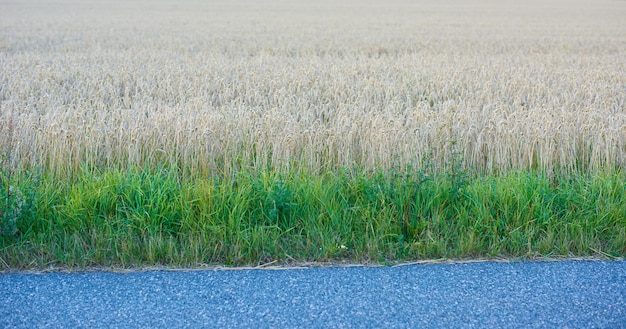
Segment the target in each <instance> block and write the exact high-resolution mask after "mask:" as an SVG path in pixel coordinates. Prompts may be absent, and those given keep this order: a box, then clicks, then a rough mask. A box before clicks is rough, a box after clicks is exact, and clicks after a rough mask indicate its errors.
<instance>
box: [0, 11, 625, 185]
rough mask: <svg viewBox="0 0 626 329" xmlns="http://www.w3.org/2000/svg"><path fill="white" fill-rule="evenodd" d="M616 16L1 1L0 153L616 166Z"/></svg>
mask: <svg viewBox="0 0 626 329" xmlns="http://www.w3.org/2000/svg"><path fill="white" fill-rule="evenodd" d="M624 17H626V2H624V1H615V0H599V1H580V0H579V1H554V0H541V1H524V2H520V1H477V0H473V1H324V2H320V1H315V2H313V1H191V0H185V1H107V2H102V1H7V0H0V28H1V30H0V88H1V91H0V99H1V100H2V102H1V107H2V116H1V119H2V125H1V128H0V129H1V136H0V146H1V148H2V150H3V151H5V150H8V149H9V146H10V149H11V152H10V153H11V161H12V165H13V167H15V168H18V167H25V168H29V167H33V166H34V167H39V168H44V169H45V170H48V171H50V172H55V173H58V174H69V173H71V172H73V171H74V170H75V169H76V168H78V167H79V166H80V165H81V164H86V165H89V166H96V167H107V166H113V167H117V166H121V167H125V166H128V165H134V164H137V165H140V166H144V165H147V164H149V165H150V166H153V165H172V166H178V167H180V168H185V169H186V170H188V171H189V172H198V173H209V172H214V171H215V170H220V171H224V172H227V171H230V170H231V169H233V168H234V167H237V166H250V167H252V168H255V167H266V166H267V165H270V166H272V167H276V168H288V167H293V166H303V167H305V168H309V169H314V170H319V169H324V168H336V167H353V166H359V167H365V168H375V167H380V168H389V167H391V166H403V165H405V164H412V165H414V166H421V165H422V164H423V163H425V161H423V158H424V157H428V158H429V159H430V160H429V161H430V162H429V163H431V164H432V165H433V166H434V167H436V168H439V167H443V166H444V165H445V164H446V163H449V162H450V161H451V159H452V158H453V157H454V156H455V154H457V155H458V154H461V156H462V159H463V165H464V166H465V167H467V168H471V169H475V170H477V171H481V172H496V171H500V170H508V169H511V168H513V169H545V170H547V171H551V170H552V169H562V170H565V171H570V170H573V169H577V170H583V171H585V170H587V169H589V168H597V167H601V166H602V167H621V168H623V167H624V166H625V165H626V111H625V106H626V19H624ZM11 136H12V137H13V138H11ZM10 140H12V143H10ZM5 153H6V152H5ZM3 161H6V159H4V160H3ZM5 164H6V162H5Z"/></svg>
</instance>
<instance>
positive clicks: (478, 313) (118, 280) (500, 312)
mask: <svg viewBox="0 0 626 329" xmlns="http://www.w3.org/2000/svg"><path fill="white" fill-rule="evenodd" d="M81 327H82V328H98V327H101V328H124V327H129V328H181V327H191V328H201V327H215V328H228V327H242V328H259V327H260V328H267V327H273V328H297V327H302V328H315V327H330V328H335V327H368V328H391V327H398V328H402V327H410V328H437V327H441V328H486V327H496V328H626V262H625V261H614V262H601V261H558V262H521V263H502V262H500V263H493V262H485V263H466V264H429V265H410V266H398V267H343V268H341V267H340V268H307V269H289V270H287V269H281V270H202V271H145V272H130V273H112V272H87V273H73V274H68V273H44V274H2V275H0V328H81Z"/></svg>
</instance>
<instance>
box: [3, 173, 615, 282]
mask: <svg viewBox="0 0 626 329" xmlns="http://www.w3.org/2000/svg"><path fill="white" fill-rule="evenodd" d="M2 179H3V180H2V184H3V185H2V187H3V189H2V190H3V192H0V193H4V194H2V195H0V196H2V200H4V201H3V202H2V203H1V204H0V209H2V211H3V215H2V216H3V225H4V226H10V225H13V224H14V226H15V227H14V228H15V229H16V230H15V229H14V230H8V229H7V230H3V234H2V236H1V237H0V258H1V259H0V266H1V267H0V268H2V269H3V270H9V269H42V268H48V267H65V268H82V267H89V266H104V267H135V266H150V265H165V266H180V267H187V266H200V265H205V264H220V265H231V266H236V265H257V264H263V263H268V262H272V261H276V262H277V263H281V262H310V261H322V262H323V261H344V260H345V261H350V262H366V263H371V262H374V263H386V262H394V261H409V260H416V259H434V258H478V257H479V258H491V257H514V258H517V257H521V258H533V257H541V256H547V257H572V256H603V257H609V258H610V257H624V256H625V255H626V193H625V192H626V191H625V186H626V185H625V184H626V174H625V173H624V172H623V171H619V170H616V171H611V172H596V173H593V174H588V173H586V174H583V173H579V174H576V173H568V174H566V175H558V174H556V175H553V176H550V177H548V176H546V175H543V174H541V173H532V172H510V173H505V174H501V175H499V176H495V175H490V176H476V175H468V174H466V173H464V172H459V171H455V170H454V168H451V169H450V171H449V172H448V173H447V174H445V173H444V174H436V175H435V174H430V175H429V174H427V173H426V172H422V171H413V170H410V169H407V170H394V171H389V172H366V171H361V170H348V169H344V170H334V171H328V172H325V173H322V174H317V173H309V172H302V171H294V172H289V173H280V172H277V171H273V170H271V169H268V170H266V171H262V172H258V171H253V170H240V171H239V172H236V173H232V174H230V175H229V176H227V177H219V176H217V175H216V176H215V177H195V176H191V175H188V174H187V175H182V174H180V173H179V172H177V171H174V170H168V169H167V168H161V169H151V170H141V169H138V168H136V169H126V170H113V169H111V170H93V169H83V170H82V172H80V173H77V174H76V175H74V176H73V177H71V178H69V179H59V178H58V177H54V176H52V175H47V174H45V173H39V174H36V173H34V172H30V173H16V174H15V175H13V178H12V181H11V182H8V181H7V177H6V176H3V178H2ZM8 184H11V185H12V186H14V187H13V192H12V193H11V195H10V197H9V198H8V199H7V198H6V191H7V189H6V187H7V185H8ZM6 200H9V202H5V201H6ZM18 201H19V202H18ZM18 203H19V204H18ZM18 206H19V207H18ZM12 223H13V224H12Z"/></svg>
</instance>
